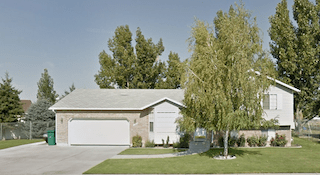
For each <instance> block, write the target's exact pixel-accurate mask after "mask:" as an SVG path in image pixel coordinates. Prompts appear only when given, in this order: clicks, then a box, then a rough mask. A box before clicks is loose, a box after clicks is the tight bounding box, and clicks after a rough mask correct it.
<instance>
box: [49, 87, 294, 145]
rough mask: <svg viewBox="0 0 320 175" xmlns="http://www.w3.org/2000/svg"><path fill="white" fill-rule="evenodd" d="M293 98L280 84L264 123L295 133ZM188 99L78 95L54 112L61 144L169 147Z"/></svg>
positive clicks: (136, 93)
mask: <svg viewBox="0 0 320 175" xmlns="http://www.w3.org/2000/svg"><path fill="white" fill-rule="evenodd" d="M294 92H299V90H298V89H296V88H294V87H291V86H289V85H287V84H284V83H282V82H280V81H276V85H275V86H271V87H270V88H269V90H268V92H267V93H266V95H265V100H264V101H263V107H264V109H265V114H264V116H263V117H264V118H266V119H268V120H269V119H271V118H276V119H278V120H279V123H280V126H281V127H283V128H285V130H288V131H289V134H290V133H291V132H290V129H292V128H294V118H293V112H294V111H293V110H294V109H293V93H294ZM183 98H184V90H182V89H77V90H75V91H73V92H72V93H70V94H69V95H67V96H66V97H65V98H63V99H62V100H60V101H59V102H57V103H56V104H54V105H53V106H52V107H50V108H49V109H51V110H53V111H54V112H55V113H56V143H57V145H132V137H133V136H135V135H140V136H141V137H142V142H143V143H145V142H146V141H147V140H150V141H151V140H154V142H155V144H162V139H163V140H166V138H167V136H169V139H170V142H169V143H173V142H177V141H179V134H180V133H179V129H178V126H177V124H176V123H175V121H176V119H177V118H178V117H182V116H181V114H180V109H181V108H183V107H184V105H183V103H182V101H183ZM245 132H247V133H248V135H250V134H252V133H253V134H257V132H256V131H245ZM260 134H261V131H260ZM286 134H287V135H288V133H287V132H286ZM290 138H291V136H290V137H288V138H287V139H290ZM289 141H290V140H289Z"/></svg>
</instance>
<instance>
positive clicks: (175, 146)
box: [172, 142, 180, 148]
mask: <svg viewBox="0 0 320 175" xmlns="http://www.w3.org/2000/svg"><path fill="white" fill-rule="evenodd" d="M172 147H173V148H180V143H179V142H177V143H175V142H173V144H172Z"/></svg>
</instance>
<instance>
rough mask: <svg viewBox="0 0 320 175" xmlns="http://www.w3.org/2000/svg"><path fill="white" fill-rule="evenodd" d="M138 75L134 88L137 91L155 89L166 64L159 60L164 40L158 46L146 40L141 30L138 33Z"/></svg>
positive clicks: (136, 67)
mask: <svg viewBox="0 0 320 175" xmlns="http://www.w3.org/2000/svg"><path fill="white" fill-rule="evenodd" d="M135 41H136V46H135V49H136V55H137V61H136V64H135V70H136V74H135V76H134V80H133V83H134V86H135V88H137V89H154V88H155V87H156V83H157V82H158V81H159V79H160V78H163V77H160V74H161V73H162V72H163V71H164V68H165V67H164V66H165V64H164V63H163V62H161V61H159V60H158V57H159V56H160V55H161V54H162V52H163V51H164V46H163V43H162V39H161V38H160V41H159V42H158V43H157V44H154V43H153V42H152V39H151V38H149V39H145V37H144V35H142V32H141V30H140V28H139V27H138V29H137V31H136V39H135Z"/></svg>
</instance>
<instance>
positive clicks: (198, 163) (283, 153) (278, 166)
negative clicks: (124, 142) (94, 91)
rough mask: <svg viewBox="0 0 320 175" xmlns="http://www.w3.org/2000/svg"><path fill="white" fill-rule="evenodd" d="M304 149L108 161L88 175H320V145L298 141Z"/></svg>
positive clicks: (238, 150)
mask: <svg viewBox="0 0 320 175" xmlns="http://www.w3.org/2000/svg"><path fill="white" fill-rule="evenodd" d="M293 144H300V145H302V148H272V147H271V148H231V149H230V150H229V151H230V154H235V155H236V156H237V158H236V159H234V160H215V159H213V158H212V157H213V156H214V155H218V154H219V153H220V152H222V149H211V150H209V151H208V152H206V153H202V154H197V155H189V156H182V157H172V158H157V159H153V158H152V159H109V160H105V161H104V162H102V163H100V164H98V165H97V166H95V167H93V168H91V169H90V170H88V171H86V172H85V174H215V173H316V172H317V173H319V172H320V168H319V167H320V165H319V160H320V143H316V142H312V141H308V140H306V139H299V138H295V142H294V143H293Z"/></svg>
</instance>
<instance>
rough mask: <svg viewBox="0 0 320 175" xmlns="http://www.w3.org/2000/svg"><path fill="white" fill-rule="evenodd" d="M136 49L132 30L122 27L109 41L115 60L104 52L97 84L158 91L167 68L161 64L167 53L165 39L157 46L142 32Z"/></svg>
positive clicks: (101, 54)
mask: <svg viewBox="0 0 320 175" xmlns="http://www.w3.org/2000/svg"><path fill="white" fill-rule="evenodd" d="M136 35H137V36H136V46H135V51H136V54H135V53H134V48H133V46H132V44H131V42H132V33H131V31H130V30H129V26H128V25H125V26H119V27H117V28H116V30H115V35H114V36H113V38H112V39H109V41H108V47H109V50H110V51H111V52H112V56H110V55H108V54H107V53H106V52H105V51H102V52H101V53H100V55H99V63H100V65H101V67H100V70H99V72H98V74H96V75H95V82H96V83H97V84H98V85H99V87H100V88H140V89H141V88H144V89H145V88H149V89H153V88H155V86H156V84H157V83H159V82H160V81H161V78H162V75H163V74H162V73H163V71H164V68H165V64H164V63H163V62H161V61H159V60H158V57H159V56H160V55H161V53H162V52H163V51H164V47H163V43H162V39H160V41H159V42H158V43H157V44H154V43H153V42H152V39H151V38H150V39H145V38H144V36H143V35H142V32H141V30H140V28H138V29H137V32H136Z"/></svg>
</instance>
